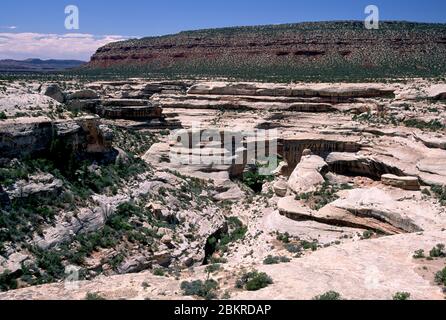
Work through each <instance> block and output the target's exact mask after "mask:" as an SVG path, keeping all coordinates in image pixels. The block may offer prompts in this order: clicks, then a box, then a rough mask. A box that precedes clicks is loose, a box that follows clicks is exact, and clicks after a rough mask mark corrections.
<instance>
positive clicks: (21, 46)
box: [0, 33, 129, 61]
mask: <svg viewBox="0 0 446 320" xmlns="http://www.w3.org/2000/svg"><path fill="white" fill-rule="evenodd" d="M126 39H129V37H124V36H118V35H105V36H96V35H92V34H82V33H68V34H63V35H60V34H42V33H0V59H28V58H40V59H79V60H86V61H87V60H89V59H90V57H91V55H92V54H93V53H94V52H95V51H96V50H97V49H98V48H99V47H101V46H103V45H106V44H107V43H110V42H115V41H121V40H126Z"/></svg>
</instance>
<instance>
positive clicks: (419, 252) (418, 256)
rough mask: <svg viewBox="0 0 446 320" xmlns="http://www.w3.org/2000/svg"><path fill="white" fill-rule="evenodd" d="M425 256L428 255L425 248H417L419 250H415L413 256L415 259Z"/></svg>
mask: <svg viewBox="0 0 446 320" xmlns="http://www.w3.org/2000/svg"><path fill="white" fill-rule="evenodd" d="M425 257H426V256H425V255H424V250H423V249H420V250H417V251H415V252H414V254H413V258H414V259H423V258H425Z"/></svg>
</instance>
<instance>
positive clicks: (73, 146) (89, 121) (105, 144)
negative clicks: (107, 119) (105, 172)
mask: <svg viewBox="0 0 446 320" xmlns="http://www.w3.org/2000/svg"><path fill="white" fill-rule="evenodd" d="M112 139H113V135H112V132H111V131H109V130H108V129H107V127H105V126H101V125H99V120H98V118H95V117H82V118H78V119H75V120H57V121H53V120H50V119H47V118H33V119H27V120H26V121H22V122H18V121H14V120H11V121H5V122H2V123H0V154H1V156H2V157H6V158H22V157H26V156H36V155H47V154H49V153H51V152H52V151H54V150H55V148H56V147H60V148H63V150H65V152H74V153H75V154H76V153H77V154H79V155H91V156H94V155H97V156H101V155H102V156H104V155H107V154H109V155H111V154H112V153H114V150H113V148H112V145H111V143H112ZM59 151H62V150H59Z"/></svg>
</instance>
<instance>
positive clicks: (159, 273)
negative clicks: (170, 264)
mask: <svg viewBox="0 0 446 320" xmlns="http://www.w3.org/2000/svg"><path fill="white" fill-rule="evenodd" d="M165 274H166V273H165V272H164V270H163V269H161V268H156V269H154V270H153V275H155V276H158V277H164V276H165Z"/></svg>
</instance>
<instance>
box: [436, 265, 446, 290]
mask: <svg viewBox="0 0 446 320" xmlns="http://www.w3.org/2000/svg"><path fill="white" fill-rule="evenodd" d="M435 283H437V284H439V285H443V286H446V268H444V269H443V270H441V271H438V272H437V273H436V274H435Z"/></svg>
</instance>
